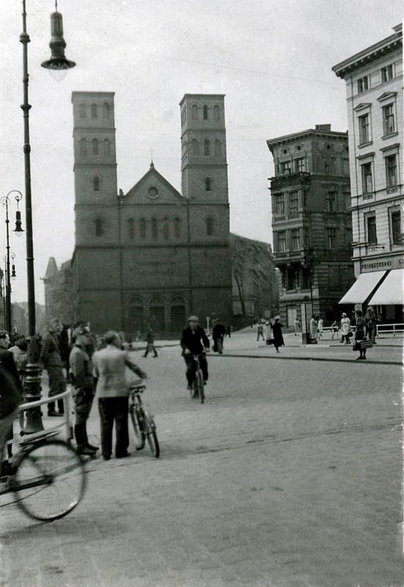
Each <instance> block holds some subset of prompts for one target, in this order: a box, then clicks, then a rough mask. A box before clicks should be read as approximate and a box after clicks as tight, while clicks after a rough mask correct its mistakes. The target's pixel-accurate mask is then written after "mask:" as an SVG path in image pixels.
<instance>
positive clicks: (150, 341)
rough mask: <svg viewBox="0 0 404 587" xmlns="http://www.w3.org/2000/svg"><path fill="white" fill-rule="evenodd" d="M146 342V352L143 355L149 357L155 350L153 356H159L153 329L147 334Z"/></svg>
mask: <svg viewBox="0 0 404 587" xmlns="http://www.w3.org/2000/svg"><path fill="white" fill-rule="evenodd" d="M145 342H146V352H145V354H144V355H143V356H144V357H147V355H148V354H149V353H151V352H152V351H153V353H154V355H153V357H158V354H157V351H156V347H155V346H154V334H153V330H149V332H148V333H147V335H146V338H145Z"/></svg>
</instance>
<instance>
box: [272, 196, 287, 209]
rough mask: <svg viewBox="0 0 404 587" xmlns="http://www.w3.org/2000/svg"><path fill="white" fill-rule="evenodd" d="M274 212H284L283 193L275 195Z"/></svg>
mask: <svg viewBox="0 0 404 587" xmlns="http://www.w3.org/2000/svg"><path fill="white" fill-rule="evenodd" d="M274 212H275V214H285V196H284V194H276V195H275V207H274Z"/></svg>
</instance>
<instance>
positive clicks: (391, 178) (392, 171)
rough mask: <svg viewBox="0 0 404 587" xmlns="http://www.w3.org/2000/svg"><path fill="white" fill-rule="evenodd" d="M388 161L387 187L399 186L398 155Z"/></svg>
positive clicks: (390, 157)
mask: <svg viewBox="0 0 404 587" xmlns="http://www.w3.org/2000/svg"><path fill="white" fill-rule="evenodd" d="M385 161H386V187H388V188H392V187H395V186H396V185H397V155H389V156H388V157H386V158H385Z"/></svg>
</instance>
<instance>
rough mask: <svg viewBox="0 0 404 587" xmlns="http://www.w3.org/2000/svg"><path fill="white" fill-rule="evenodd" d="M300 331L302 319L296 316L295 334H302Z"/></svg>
mask: <svg viewBox="0 0 404 587" xmlns="http://www.w3.org/2000/svg"><path fill="white" fill-rule="evenodd" d="M300 332H301V327H300V320H299V319H298V318H295V336H297V335H298V334H300Z"/></svg>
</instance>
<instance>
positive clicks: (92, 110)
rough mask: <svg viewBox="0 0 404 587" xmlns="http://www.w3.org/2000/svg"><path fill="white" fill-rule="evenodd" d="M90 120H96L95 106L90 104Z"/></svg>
mask: <svg viewBox="0 0 404 587" xmlns="http://www.w3.org/2000/svg"><path fill="white" fill-rule="evenodd" d="M91 118H97V104H91Z"/></svg>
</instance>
